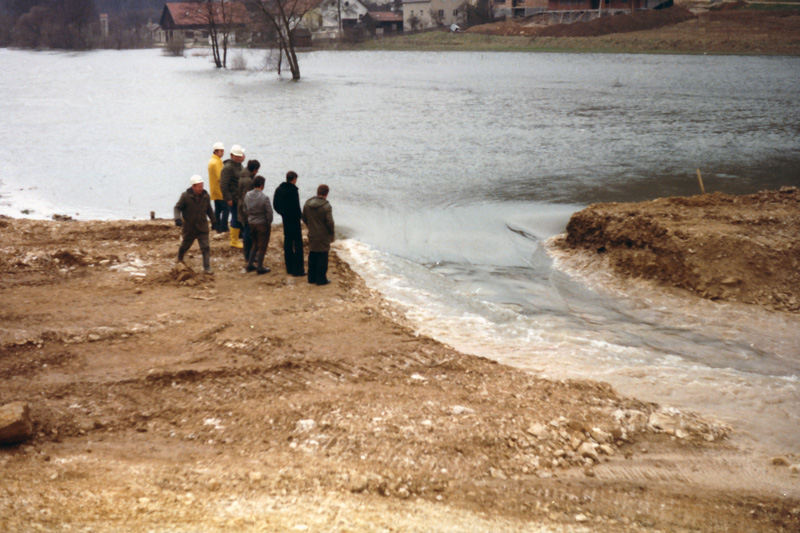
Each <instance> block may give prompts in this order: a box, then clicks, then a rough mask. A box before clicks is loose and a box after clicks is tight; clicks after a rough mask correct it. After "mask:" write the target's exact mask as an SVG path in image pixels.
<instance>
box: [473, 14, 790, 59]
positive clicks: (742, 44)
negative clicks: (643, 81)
mask: <svg viewBox="0 0 800 533" xmlns="http://www.w3.org/2000/svg"><path fill="white" fill-rule="evenodd" d="M795 6H796V9H785V10H773V11H759V10H754V9H746V7H747V5H746V4H745V3H744V2H737V3H732V2H729V3H724V4H708V3H703V2H682V3H680V5H676V6H674V7H671V8H668V9H664V10H659V11H642V12H635V13H632V14H628V15H620V16H613V17H602V18H599V19H595V20H592V21H589V22H576V23H573V24H556V23H552V22H547V21H546V20H545V19H544V18H543V17H541V16H539V17H531V18H528V19H509V20H506V21H504V22H496V23H492V24H486V25H482V26H474V27H472V28H469V29H468V30H467V31H468V32H470V33H480V34H488V35H500V36H525V37H530V38H531V44H532V45H535V46H537V47H542V48H553V49H564V50H612V51H622V52H670V53H716V54H785V55H797V54H800V4H795ZM709 7H711V9H710V10H709V9H708V8H709ZM785 7H790V6H785Z"/></svg>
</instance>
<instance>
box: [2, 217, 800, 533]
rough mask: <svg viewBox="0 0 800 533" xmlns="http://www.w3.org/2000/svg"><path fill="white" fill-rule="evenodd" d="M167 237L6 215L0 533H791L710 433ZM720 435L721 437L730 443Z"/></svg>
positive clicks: (148, 225) (793, 499)
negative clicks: (19, 424) (13, 409)
mask: <svg viewBox="0 0 800 533" xmlns="http://www.w3.org/2000/svg"><path fill="white" fill-rule="evenodd" d="M178 231H179V230H177V228H175V227H174V226H173V225H172V223H171V222H169V221H164V220H156V221H138V222H133V221H111V222H97V221H94V222H75V221H65V222H54V221H29V220H14V219H7V218H2V219H0V236H1V237H2V240H0V243H1V244H0V273H1V274H2V275H1V276H0V300H2V304H3V305H2V306H1V307H0V320H1V321H2V322H1V323H2V328H0V380H2V381H0V383H1V384H0V405H3V404H7V403H8V402H12V401H24V402H27V403H28V404H29V405H30V408H31V412H32V417H33V419H34V422H35V435H34V437H33V438H32V439H31V440H29V441H28V442H26V443H23V444H20V445H13V446H6V447H3V448H0V530H3V531H35V530H44V531H61V530H64V529H65V528H67V527H70V528H72V529H73V530H76V529H79V528H83V527H86V528H90V529H91V530H93V531H119V530H126V531H198V530H200V531H215V530H220V531H221V530H227V531H230V530H237V531H240V530H252V531H261V530H266V531H287V530H298V531H465V530H468V531H554V530H555V531H559V530H569V531H598V530H601V531H638V530H653V529H655V530H666V531H673V530H674V531H677V530H686V529H699V530H703V531H714V530H719V531H732V530H749V531H796V530H797V529H798V528H800V477H798V476H797V475H796V474H793V473H792V469H791V468H790V466H789V465H792V464H796V463H800V457H797V456H789V457H783V458H781V460H780V461H778V462H779V463H781V464H780V465H775V464H773V459H774V458H773V457H771V456H768V455H765V456H764V455H748V453H747V452H746V451H742V450H736V449H733V448H732V447H731V445H730V444H729V443H728V441H727V439H726V436H727V435H728V434H729V432H730V431H731V428H727V427H725V426H724V425H722V424H718V423H715V422H714V421H709V420H700V419H698V418H696V417H694V416H692V415H691V414H688V413H682V414H670V413H669V412H665V411H662V410H659V408H658V406H655V405H652V404H647V403H643V402H640V401H637V400H634V399H630V398H623V397H620V396H619V395H617V394H616V393H615V392H614V391H613V390H612V389H611V388H610V387H608V386H607V385H604V384H601V383H593V382H552V381H544V380H541V379H537V378H535V377H533V376H531V375H528V374H526V373H524V372H522V371H519V370H516V369H513V368H509V367H505V366H502V365H499V364H497V363H494V362H492V361H489V360H486V359H482V358H477V357H473V356H469V355H465V354H461V353H458V352H456V351H455V350H453V349H451V348H449V347H447V346H444V345H442V344H440V343H438V342H436V341H434V340H432V339H429V338H425V337H421V336H417V335H415V334H414V332H413V331H412V330H411V329H410V328H409V327H408V326H407V325H406V323H405V321H404V318H403V317H402V316H401V315H400V314H398V313H397V312H396V311H395V310H393V309H392V308H391V307H390V306H388V305H387V304H386V303H385V302H384V301H382V300H381V298H380V297H379V295H377V294H375V293H374V292H372V291H370V290H369V289H368V288H366V287H365V286H364V284H363V282H362V280H361V279H360V278H358V276H356V275H355V274H354V273H353V272H352V271H351V270H350V269H349V267H348V266H347V265H346V264H344V263H343V262H342V261H340V260H339V259H338V258H336V257H335V256H334V257H332V266H331V278H332V280H333V284H332V285H329V286H326V287H316V286H309V285H308V284H307V283H305V281H304V280H303V279H297V278H292V277H288V276H286V275H285V274H283V273H281V268H280V264H281V259H282V257H281V253H280V251H279V246H280V234H281V232H280V230H279V229H278V230H276V231H275V232H273V241H272V243H271V246H270V250H269V254H268V263H269V264H270V265H271V266H272V267H273V272H272V273H270V274H267V275H265V276H256V275H254V274H243V273H242V272H241V267H242V260H241V257H240V255H239V252H238V251H235V250H232V249H230V248H229V247H228V246H227V242H226V240H223V239H214V240H213V241H212V256H213V263H212V266H213V267H214V269H215V270H216V274H215V275H214V276H213V277H208V276H205V275H202V274H195V273H194V271H193V270H192V269H198V270H199V263H200V259H199V256H198V255H199V254H197V252H196V249H194V250H193V252H194V255H193V256H192V257H189V258H188V259H187V263H188V265H189V269H184V268H176V266H175V263H174V257H175V254H176V251H177V246H178ZM732 430H733V431H735V428H732Z"/></svg>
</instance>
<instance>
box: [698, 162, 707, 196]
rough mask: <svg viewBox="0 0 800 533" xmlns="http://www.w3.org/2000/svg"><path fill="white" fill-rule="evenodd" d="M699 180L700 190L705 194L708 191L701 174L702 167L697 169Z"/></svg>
mask: <svg viewBox="0 0 800 533" xmlns="http://www.w3.org/2000/svg"><path fill="white" fill-rule="evenodd" d="M697 181H699V182H700V192H702V193H703V194H705V193H706V188H705V187H703V176H701V175H700V169H699V168H698V169H697Z"/></svg>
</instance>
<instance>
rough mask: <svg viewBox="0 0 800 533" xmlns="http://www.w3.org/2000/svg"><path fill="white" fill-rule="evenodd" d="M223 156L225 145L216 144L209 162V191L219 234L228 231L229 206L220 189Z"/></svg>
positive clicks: (215, 227)
mask: <svg viewBox="0 0 800 533" xmlns="http://www.w3.org/2000/svg"><path fill="white" fill-rule="evenodd" d="M223 155H225V145H224V144H222V143H214V153H213V154H212V156H211V159H209V160H208V189H209V193H210V194H211V201H212V202H214V214H215V215H216V218H217V223H216V224H215V225H214V229H215V230H217V232H219V233H224V232H226V231H228V204H227V203H226V202H225V201H224V200H223V199H222V189H220V187H219V176H220V174H221V173H222V165H223V163H222V156H223Z"/></svg>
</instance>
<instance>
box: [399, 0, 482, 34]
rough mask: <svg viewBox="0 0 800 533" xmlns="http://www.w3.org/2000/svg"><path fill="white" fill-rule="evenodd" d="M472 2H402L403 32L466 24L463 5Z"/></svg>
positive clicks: (460, 0) (472, 1)
mask: <svg viewBox="0 0 800 533" xmlns="http://www.w3.org/2000/svg"><path fill="white" fill-rule="evenodd" d="M467 1H469V2H470V3H473V4H474V0H403V30H404V31H409V30H411V31H417V30H426V29H433V28H449V27H450V26H451V25H452V24H457V25H464V24H466V22H467V13H466V6H465V4H466V3H467Z"/></svg>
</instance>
